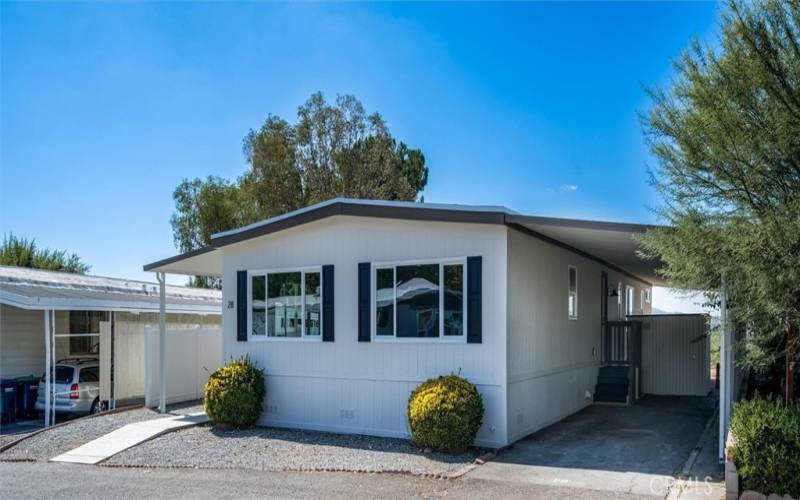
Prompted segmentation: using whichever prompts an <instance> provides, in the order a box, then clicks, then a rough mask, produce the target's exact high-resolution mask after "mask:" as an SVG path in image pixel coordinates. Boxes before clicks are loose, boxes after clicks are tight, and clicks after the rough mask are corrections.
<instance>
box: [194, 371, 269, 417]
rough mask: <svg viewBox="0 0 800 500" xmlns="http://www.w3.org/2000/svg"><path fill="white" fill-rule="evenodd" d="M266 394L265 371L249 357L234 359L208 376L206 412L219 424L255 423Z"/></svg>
mask: <svg viewBox="0 0 800 500" xmlns="http://www.w3.org/2000/svg"><path fill="white" fill-rule="evenodd" d="M266 393H267V391H266V387H265V383H264V371H263V370H261V369H260V368H258V367H257V366H256V365H255V364H254V363H253V362H252V361H250V358H249V357H248V356H243V357H241V358H238V359H234V360H233V361H231V362H230V363H228V364H227V365H225V366H222V367H220V368H219V369H217V370H216V371H215V372H214V373H212V374H211V376H210V377H209V378H208V382H207V383H206V388H205V409H206V414H207V415H208V417H209V418H210V419H211V420H212V421H213V422H214V423H217V424H226V425H231V426H234V427H241V426H247V425H252V424H253V423H254V422H255V421H256V420H258V417H259V416H260V415H261V403H262V401H264V396H265V395H266Z"/></svg>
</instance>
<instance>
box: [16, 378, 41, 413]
mask: <svg viewBox="0 0 800 500" xmlns="http://www.w3.org/2000/svg"><path fill="white" fill-rule="evenodd" d="M38 395H39V377H34V376H33V375H28V376H27V377H19V378H17V418H35V417H36V398H37V396H38Z"/></svg>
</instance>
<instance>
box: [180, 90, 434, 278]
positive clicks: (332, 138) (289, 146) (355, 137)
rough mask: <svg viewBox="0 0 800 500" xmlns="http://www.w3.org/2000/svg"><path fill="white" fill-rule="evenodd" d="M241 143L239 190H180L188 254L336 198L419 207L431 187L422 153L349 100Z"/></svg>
mask: <svg viewBox="0 0 800 500" xmlns="http://www.w3.org/2000/svg"><path fill="white" fill-rule="evenodd" d="M243 142H244V143H243V148H242V150H243V153H244V156H245V159H246V160H247V162H248V163H249V164H250V167H249V169H248V170H247V171H245V172H244V173H243V175H242V176H241V177H240V178H239V179H237V181H236V182H231V181H228V180H226V179H222V178H219V177H208V178H207V179H205V180H203V179H194V180H188V179H187V180H184V181H183V182H182V183H181V184H180V185H179V186H178V187H177V189H176V190H175V192H174V194H173V197H174V199H175V213H174V214H173V216H172V219H171V223H172V229H173V233H174V238H175V244H176V245H177V246H178V248H180V250H181V251H182V252H187V251H191V250H194V249H197V248H200V247H202V246H204V245H207V244H208V243H209V241H210V239H211V235H212V234H214V233H216V232H219V231H224V230H226V229H232V228H235V227H239V226H242V225H246V224H250V223H253V222H256V221H259V220H263V219H267V218H269V217H274V216H276V215H281V214H284V213H286V212H290V211H292V210H296V209H298V208H302V207H305V206H308V205H312V204H314V203H319V202H322V201H325V200H328V199H331V198H335V197H337V196H344V197H348V198H365V199H366V198H368V199H383V200H409V201H413V200H415V199H416V197H417V195H418V194H419V193H420V192H421V191H422V190H423V189H424V188H425V185H426V184H427V182H428V168H427V166H426V165H425V156H424V155H423V154H422V152H421V151H420V150H419V149H412V148H410V147H408V146H407V145H406V144H405V143H403V142H400V143H399V144H398V142H397V141H396V140H395V138H394V137H393V136H392V135H391V133H390V132H389V128H388V127H387V126H386V123H385V122H384V121H383V119H382V118H381V117H380V115H379V114H377V113H373V114H369V115H368V114H367V113H366V111H365V110H364V107H363V105H362V104H361V103H360V102H359V101H358V100H357V99H356V98H355V97H353V96H351V95H343V96H337V98H336V101H335V103H334V104H330V103H328V102H327V101H326V100H325V98H324V97H323V95H322V94H321V93H319V92H317V93H315V94H312V95H311V97H310V98H309V99H308V100H307V101H306V102H305V103H304V104H303V105H302V106H300V107H299V108H298V110H297V122H296V123H294V124H292V123H289V122H288V121H286V120H284V119H282V118H280V117H277V116H274V115H269V116H268V117H267V119H266V121H265V122H264V124H263V125H262V126H261V128H260V129H258V130H250V132H249V133H248V134H247V135H246V136H245V138H244V141H243ZM190 284H192V285H196V286H219V280H209V279H207V278H202V277H196V278H194V279H193V280H191V281H190Z"/></svg>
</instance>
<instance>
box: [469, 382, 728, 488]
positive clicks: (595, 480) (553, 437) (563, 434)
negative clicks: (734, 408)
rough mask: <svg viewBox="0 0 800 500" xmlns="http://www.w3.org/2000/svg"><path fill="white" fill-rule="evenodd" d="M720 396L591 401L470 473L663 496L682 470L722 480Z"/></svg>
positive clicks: (514, 480) (489, 476) (496, 478)
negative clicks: (718, 432) (718, 452)
mask: <svg viewBox="0 0 800 500" xmlns="http://www.w3.org/2000/svg"><path fill="white" fill-rule="evenodd" d="M716 403H717V396H716V394H711V395H709V396H707V397H688V396H645V397H643V398H642V399H640V400H639V401H638V403H637V404H635V405H627V406H622V405H618V406H613V405H593V406H589V407H587V408H585V409H584V410H582V411H580V412H578V413H576V414H574V415H572V416H570V417H567V418H566V419H564V420H562V421H561V422H558V423H556V424H554V425H552V426H550V427H547V428H545V429H543V430H541V431H539V432H537V433H535V434H533V435H532V436H529V437H528V438H526V439H523V440H521V441H518V442H517V443H515V444H514V445H512V446H511V447H510V448H509V449H508V450H504V451H501V452H500V454H499V455H498V457H497V458H496V459H495V460H493V461H492V462H489V463H487V464H486V465H484V466H482V467H480V468H478V469H476V470H475V471H474V472H473V473H471V475H470V477H475V478H479V479H486V480H503V481H512V482H521V483H528V484H543V485H544V484H549V485H554V484H556V485H562V486H574V487H576V488H580V489H585V490H595V491H614V492H617V493H632V494H640V495H656V496H662V497H663V496H664V495H665V494H666V492H667V489H669V488H670V487H671V486H672V484H673V483H674V480H675V479H674V478H676V477H678V476H679V475H681V474H683V475H691V476H694V475H699V476H701V479H700V480H701V481H703V480H704V479H705V476H706V475H709V476H710V477H711V480H712V481H719V480H720V478H719V477H718V476H717V475H716V474H717V473H718V472H719V471H720V470H721V469H720V468H719V466H718V464H717V460H716V442H715V438H716V429H717V428H716V427H715V426H714V425H713V423H714V416H715V408H716ZM698 453H700V454H699V455H698ZM687 464H688V465H687ZM685 467H687V468H688V470H684V468H685Z"/></svg>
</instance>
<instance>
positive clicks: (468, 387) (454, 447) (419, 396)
mask: <svg viewBox="0 0 800 500" xmlns="http://www.w3.org/2000/svg"><path fill="white" fill-rule="evenodd" d="M482 422H483V399H482V398H481V395H480V393H479V392H478V389H477V388H476V387H475V385H473V384H471V383H470V382H469V381H467V380H465V379H463V378H461V377H459V376H457V375H444V376H441V377H438V378H434V379H430V380H427V381H425V382H423V383H422V384H420V385H419V387H417V388H416V389H414V392H412V393H411V397H410V398H409V401H408V425H409V427H410V428H411V439H412V441H413V442H414V444H415V445H417V446H420V447H425V448H432V449H434V450H439V451H462V450H464V449H466V448H467V447H469V446H470V445H472V443H473V442H474V441H475V435H476V434H477V433H478V429H479V428H480V426H481V423H482Z"/></svg>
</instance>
